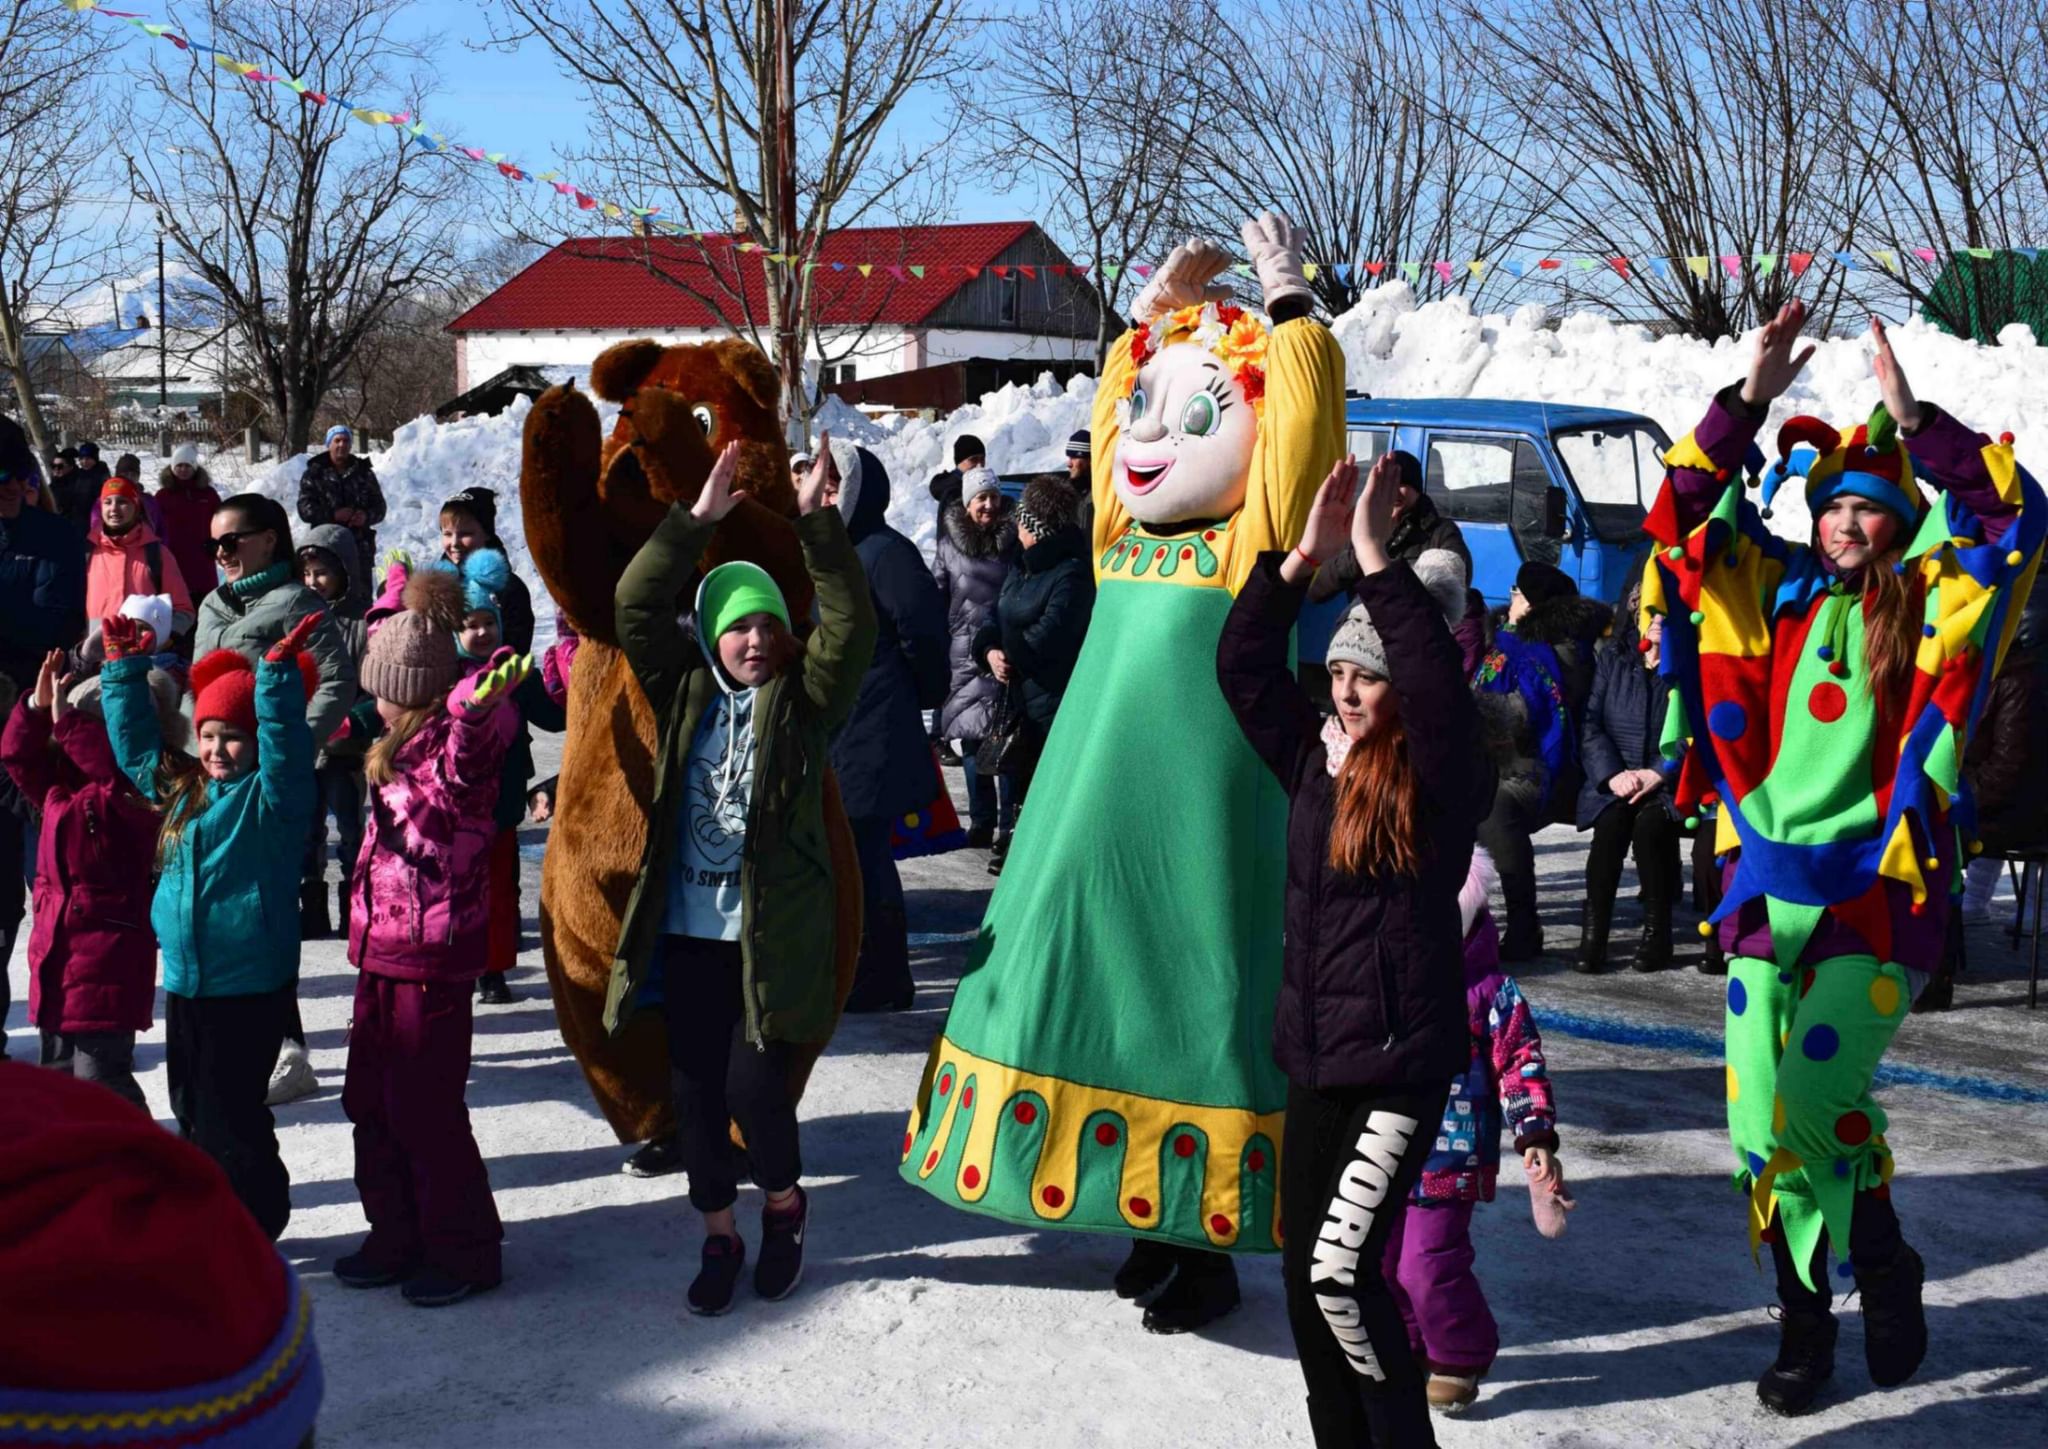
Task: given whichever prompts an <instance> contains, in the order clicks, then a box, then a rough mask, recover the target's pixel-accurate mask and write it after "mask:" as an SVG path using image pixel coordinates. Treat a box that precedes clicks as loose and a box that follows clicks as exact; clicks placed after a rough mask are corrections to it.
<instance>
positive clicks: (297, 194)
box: [122, 0, 469, 452]
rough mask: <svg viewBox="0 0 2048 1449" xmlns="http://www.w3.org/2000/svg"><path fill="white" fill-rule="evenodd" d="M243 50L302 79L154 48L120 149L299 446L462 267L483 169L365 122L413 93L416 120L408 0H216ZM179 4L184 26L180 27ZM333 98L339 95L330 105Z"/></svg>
mask: <svg viewBox="0 0 2048 1449" xmlns="http://www.w3.org/2000/svg"><path fill="white" fill-rule="evenodd" d="M194 9H195V13H197V14H201V15H203V16H204V21H205V26H206V28H207V29H208V30H210V32H211V34H212V36H213V37H214V44H215V45H216V46H217V47H219V49H220V50H221V51H222V52H224V53H225V54H226V55H228V56H232V57H236V58H240V59H243V60H247V61H250V62H251V63H253V64H260V65H265V66H268V67H270V68H271V69H272V70H273V71H281V72H282V73H284V74H286V75H288V76H290V77H293V78H295V79H296V80H297V81H299V82H301V83H302V84H303V85H304V86H305V88H306V92H307V94H305V95H303V96H302V95H301V94H300V93H298V91H297V89H296V88H295V87H292V86H287V85H273V84H262V83H254V82H252V81H249V80H244V79H243V78H241V77H240V76H238V75H234V74H231V73H229V72H228V71H226V70H223V69H221V68H219V67H218V66H216V65H212V64H209V63H207V62H206V61H205V60H203V59H202V58H201V57H199V56H197V55H195V54H192V53H190V52H184V51H168V52H167V50H166V48H165V47H162V46H155V47H152V48H151V50H150V53H149V57H148V61H147V64H146V65H145V66H144V67H143V68H142V69H140V70H139V71H138V72H137V73H136V75H135V77H134V83H135V86H136V90H137V97H136V109H137V117H136V124H135V125H134V126H133V127H132V128H131V129H130V131H129V132H128V134H129V136H130V137H131V139H129V140H128V141H126V142H125V143H124V145H123V148H122V149H123V155H124V157H125V159H126V161H127V165H128V169H129V172H130V176H131V185H132V186H133V188H134V190H135V191H136V193H137V195H138V196H139V198H140V199H141V200H142V201H143V202H144V203H145V204H147V205H149V206H151V207H153V208H154V209H155V210H156V212H157V213H158V215H159V216H160V217H161V219H162V220H161V224H162V226H163V228H164V231H165V234H166V236H167V237H168V239H169V241H170V244H171V247H172V249H173V250H174V251H175V252H176V254H177V255H178V256H180V257H181V258H183V260H184V261H185V262H186V263H187V264H188V265H189V266H190V267H191V269H192V270H193V271H194V272H195V273H197V274H198V276H199V277H200V278H201V279H202V280H203V281H204V282H205V283H206V284H207V285H209V286H210V287H211V288H212V289H213V290H214V291H215V292H216V293H217V294H218V295H219V297H220V299H221V303H222V307H223V310H224V312H225V314H226V316H227V318H228V321H229V324H230V327H231V330H232V334H233V338H234V342H235V345H236V350H237V353H238V357H237V363H238V366H240V367H242V368H245V369H246V370H247V371H248V372H249V373H251V374H252V375H253V376H254V378H255V379H256V382H257V387H258V391H259V392H260V394H261V395H262V396H263V397H265V398H266V399H267V401H268V402H269V405H270V407H271V409H272V411H273V413H274V414H275V417H276V420H277V422H278V425H279V426H280V427H281V429H282V431H283V437H284V445H285V447H286V449H287V450H289V451H293V452H297V451H302V450H303V449H304V448H305V447H306V444H307V441H308V439H309V437H310V435H311V432H312V427H313V421H314V417H315V414H316V413H317V411H318V409H319V407H320V403H321V399H322V398H323V397H325V396H326V394H327V391H328V389H329V387H331V386H332V385H333V383H334V380H335V378H336V377H337V375H338V374H339V373H340V371H341V370H342V369H343V368H344V367H345V366H346V365H347V364H348V362H349V359H350V357H351V356H352V355H353V354H354V352H355V350H356V348H357V347H358V346H359V345H361V343H362V340H363V338H364V337H365V335H367V334H368V333H369V332H370V331H372V330H373V329H374V328H375V327H376V326H377V325H378V323H379V322H380V321H381V320H382V319H383V318H384V317H386V316H387V315H388V314H389V313H390V312H391V311H392V309H393V308H394V307H397V306H398V305H400V304H401V303H402V302H404V301H405V300H406V299H407V298H409V297H412V296H414V295H417V294H418V293H419V292H421V291H423V290H426V289H429V288H431V287H433V286H435V285H437V284H439V283H440V282H441V281H443V280H444V279H445V278H446V276H447V274H448V273H449V271H450V270H451V267H452V264H453V262H454V259H455V246H454V238H455V236H456V235H457V232H458V228H457V225H456V223H457V221H458V217H457V216H456V214H455V206H454V204H455V202H456V201H457V199H458V198H459V197H460V196H461V195H462V194H463V192H464V190H465V188H466V187H467V186H468V184H469V182H468V176H469V173H468V171H467V170H466V169H465V168H464V167H462V166H461V165H460V164H459V163H457V162H455V161H454V160H452V159H450V158H449V157H447V156H445V155H443V154H440V153H438V152H437V151H436V150H434V149H433V148H432V147H431V146H429V145H427V144H424V143H421V142H419V141H416V140H412V139H410V138H409V136H408V135H407V133H406V132H405V131H404V130H403V129H402V128H401V127H400V126H397V125H391V124H365V123H364V120H363V119H362V116H363V114H367V113H354V114H352V113H351V110H350V109H349V107H350V105H351V104H353V105H354V106H357V107H362V106H365V105H368V104H373V103H375V102H377V101H379V100H380V99H381V98H383V97H387V96H393V95H397V96H402V97H404V100H403V101H402V104H403V105H404V106H405V108H406V111H407V112H408V113H416V112H417V111H418V109H419V103H420V98H421V96H422V94H423V92H424V81H423V75H424V68H425V66H426V63H427V62H428V61H429V59H430V58H431V56H430V51H429V50H427V49H424V48H422V47H420V46H418V45H415V44H412V43H409V42H405V41H402V40H401V39H400V38H399V37H398V34H397V22H398V20H399V17H400V16H401V14H402V13H403V12H404V10H405V7H404V5H403V4H402V3H401V0H295V3H294V4H291V5H288V6H287V5H275V4H271V3H269V0H203V3H202V4H201V5H200V6H198V7H194ZM178 14H179V12H178V10H176V9H173V11H172V17H173V19H174V20H175V19H176V18H177V17H178ZM322 100H324V101H325V103H324V104H323V103H322Z"/></svg>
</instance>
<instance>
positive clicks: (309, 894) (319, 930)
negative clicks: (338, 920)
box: [299, 880, 334, 941]
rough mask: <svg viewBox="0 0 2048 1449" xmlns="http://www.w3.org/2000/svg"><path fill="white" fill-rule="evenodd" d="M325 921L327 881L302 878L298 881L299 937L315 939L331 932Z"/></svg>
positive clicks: (302, 939) (305, 939)
mask: <svg viewBox="0 0 2048 1449" xmlns="http://www.w3.org/2000/svg"><path fill="white" fill-rule="evenodd" d="M333 930H334V927H333V926H331V925H329V924H328V923H327V882H326V881H324V880H302V881H300V882H299V939H300V940H301V941H317V940H319V939H320V938H321V937H322V936H325V935H329V934H331V933H332V932H333Z"/></svg>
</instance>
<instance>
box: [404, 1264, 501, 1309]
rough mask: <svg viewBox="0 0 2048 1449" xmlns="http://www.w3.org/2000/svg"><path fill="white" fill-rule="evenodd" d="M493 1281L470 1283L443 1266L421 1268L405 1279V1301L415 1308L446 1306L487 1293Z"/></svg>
mask: <svg viewBox="0 0 2048 1449" xmlns="http://www.w3.org/2000/svg"><path fill="white" fill-rule="evenodd" d="M497 1286H498V1285H497V1284H495V1283H472V1282H470V1281H469V1279H467V1278H458V1277H456V1276H455V1275H454V1274H453V1273H450V1272H449V1271H448V1270H447V1269H445V1268H422V1269H420V1270H419V1272H417V1273H415V1274H413V1275H412V1276H411V1277H410V1278H408V1279H406V1280H405V1287H404V1289H403V1290H402V1291H403V1292H404V1294H405V1301H406V1302H408V1303H410V1304H411V1305H412V1306H413V1307H415V1308H446V1307H448V1305H449V1304H451V1303H460V1302H461V1301H462V1300H463V1299H465V1298H471V1297H474V1296H475V1295H476V1294H479V1293H488V1292H490V1291H491V1290H492V1289H493V1288H495V1287H497Z"/></svg>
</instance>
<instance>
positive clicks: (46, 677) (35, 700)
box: [28, 649, 64, 709]
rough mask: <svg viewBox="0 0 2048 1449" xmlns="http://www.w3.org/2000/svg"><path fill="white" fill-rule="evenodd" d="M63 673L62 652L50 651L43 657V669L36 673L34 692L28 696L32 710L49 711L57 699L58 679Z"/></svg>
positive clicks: (59, 650) (57, 650)
mask: <svg viewBox="0 0 2048 1449" xmlns="http://www.w3.org/2000/svg"><path fill="white" fill-rule="evenodd" d="M63 672H64V651H63V650H62V649H52V650H51V651H50V652H49V653H48V654H45V655H44V656H43V667H42V668H40V669H38V670H37V671H36V692H35V693H34V694H32V695H30V696H29V701H28V702H29V706H30V708H32V709H50V708H51V707H52V706H53V705H54V704H55V703H56V699H57V694H58V690H59V686H58V683H57V680H58V678H59V677H60V676H61V675H62V674H63Z"/></svg>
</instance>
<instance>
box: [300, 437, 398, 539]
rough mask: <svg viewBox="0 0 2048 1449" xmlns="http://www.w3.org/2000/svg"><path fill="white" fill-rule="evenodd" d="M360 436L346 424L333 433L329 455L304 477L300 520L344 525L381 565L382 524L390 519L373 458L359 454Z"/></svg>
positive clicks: (319, 457)
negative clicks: (357, 438)
mask: <svg viewBox="0 0 2048 1449" xmlns="http://www.w3.org/2000/svg"><path fill="white" fill-rule="evenodd" d="M354 448H355V434H354V433H352V432H350V431H349V429H348V426H347V425H346V424H344V423H336V424H335V425H334V426H333V427H331V428H329V429H328V430H327V451H326V452H324V453H315V454H314V455H313V456H312V457H310V458H308V459H307V460H306V471H305V472H304V473H303V474H301V475H300V477H299V517H301V518H303V519H305V520H306V522H308V523H338V524H340V525H341V526H342V527H343V528H346V529H347V530H349V532H351V533H353V534H354V535H355V536H356V552H357V555H358V556H359V557H361V558H364V559H366V560H368V561H369V564H370V566H371V567H372V568H374V567H375V566H376V562H377V525H378V524H380V523H382V522H383V521H384V490H383V488H382V487H380V486H379V485H378V483H377V470H376V469H374V468H372V467H371V466H370V460H369V459H368V458H365V457H363V456H362V455H361V454H359V453H356V452H355V451H354Z"/></svg>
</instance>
